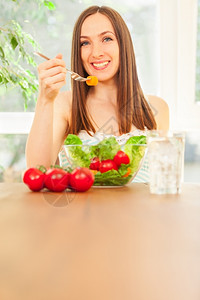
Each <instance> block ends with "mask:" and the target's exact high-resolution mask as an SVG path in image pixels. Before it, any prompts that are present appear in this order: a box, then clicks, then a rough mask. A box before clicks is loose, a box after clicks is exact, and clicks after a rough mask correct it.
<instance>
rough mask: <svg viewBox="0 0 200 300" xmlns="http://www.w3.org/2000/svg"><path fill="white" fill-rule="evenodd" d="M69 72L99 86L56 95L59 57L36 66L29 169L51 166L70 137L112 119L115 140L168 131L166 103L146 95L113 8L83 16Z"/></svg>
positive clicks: (75, 85)
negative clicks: (36, 94)
mask: <svg viewBox="0 0 200 300" xmlns="http://www.w3.org/2000/svg"><path fill="white" fill-rule="evenodd" d="M71 69H72V71H74V72H76V73H78V74H80V75H81V76H83V77H87V76H91V75H93V76H96V77H97V78H98V84H97V85H96V86H88V85H86V84H84V83H80V82H76V81H72V83H71V84H72V91H68V92H60V89H61V87H63V86H64V85H65V83H66V68H65V62H64V60H63V59H62V55H61V54H58V55H57V56H56V57H55V58H54V59H51V60H49V61H46V62H43V63H42V64H40V65H39V67H38V72H39V83H40V85H39V86H40V89H39V97H38V101H37V106H36V113H35V118H34V121H33V125H32V128H31V131H30V134H29V138H28V141H27V147H26V156H27V165H28V166H29V167H30V166H35V165H38V164H42V165H45V166H46V167H49V166H50V165H51V164H54V163H55V161H56V159H57V157H58V153H59V151H60V149H61V147H62V144H63V142H64V139H65V138H66V135H67V134H68V133H72V134H76V135H79V134H80V133H81V132H82V133H83V131H85V133H87V134H88V135H89V136H93V135H94V134H95V133H96V132H97V131H98V132H101V133H102V131H104V129H103V128H104V125H105V124H107V123H109V122H110V120H111V121H113V120H115V122H114V123H113V122H112V132H111V134H112V135H115V136H120V135H122V134H133V135H135V134H136V133H137V132H138V130H142V131H144V130H146V129H149V130H151V129H156V128H159V129H167V128H168V122H169V120H168V118H169V116H168V107H167V104H166V103H165V102H164V100H162V99H161V98H159V97H154V96H149V97H148V100H147V99H146V97H145V96H144V94H143V91H142V89H141V86H140V83H139V79H138V75H137V68H136V61H135V54H134V49H133V44H132V39H131V35H130V32H129V30H128V28H127V26H126V24H125V22H124V20H123V19H122V17H121V16H120V14H119V13H118V12H117V11H115V10H114V9H111V8H109V7H106V6H102V7H99V6H92V7H89V8H87V9H86V10H84V11H83V12H82V13H81V15H80V16H79V18H78V20H77V22H76V24H75V26H74V31H73V37H72V52H71ZM154 112H156V114H155V113H154ZM104 133H105V132H104ZM106 134H109V132H106Z"/></svg>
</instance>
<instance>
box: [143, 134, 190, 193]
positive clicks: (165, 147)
mask: <svg viewBox="0 0 200 300" xmlns="http://www.w3.org/2000/svg"><path fill="white" fill-rule="evenodd" d="M147 144H148V161H149V177H150V179H149V186H150V193H152V194H177V193H181V183H182V180H183V172H184V149H185V133H184V132H180V131H150V132H149V134H148V136H147Z"/></svg>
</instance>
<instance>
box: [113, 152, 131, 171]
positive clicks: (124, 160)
mask: <svg viewBox="0 0 200 300" xmlns="http://www.w3.org/2000/svg"><path fill="white" fill-rule="evenodd" d="M113 160H114V162H115V163H116V165H117V166H118V167H119V166H121V164H125V165H127V164H129V163H130V159H129V157H128V155H127V154H126V153H125V152H124V151H121V150H120V151H118V152H117V154H116V155H115V156H114V158H113Z"/></svg>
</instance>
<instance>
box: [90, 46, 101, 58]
mask: <svg viewBox="0 0 200 300" xmlns="http://www.w3.org/2000/svg"><path fill="white" fill-rule="evenodd" d="M92 56H93V57H94V58H99V57H101V56H103V49H102V46H101V45H100V44H99V43H94V44H93V46H92Z"/></svg>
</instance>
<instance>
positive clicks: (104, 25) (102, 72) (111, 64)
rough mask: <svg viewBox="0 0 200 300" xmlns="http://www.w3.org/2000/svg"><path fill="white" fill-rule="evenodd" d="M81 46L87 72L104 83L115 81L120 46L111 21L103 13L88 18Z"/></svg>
mask: <svg viewBox="0 0 200 300" xmlns="http://www.w3.org/2000/svg"><path fill="white" fill-rule="evenodd" d="M80 44H81V59H82V62H83V66H84V68H85V70H86V72H87V73H88V74H89V75H94V76H96V77H97V78H98V80H99V81H102V82H105V81H108V80H111V79H113V78H114V77H115V75H116V73H117V71H118V69H119V45H118V41H117V38H116V35H115V32H114V28H113V26H112V24H111V22H110V20H109V19H108V18H107V17H106V16H104V15H102V14H101V13H96V14H93V15H91V16H89V17H87V18H86V19H85V21H84V22H83V25H82V28H81V36H80Z"/></svg>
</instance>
